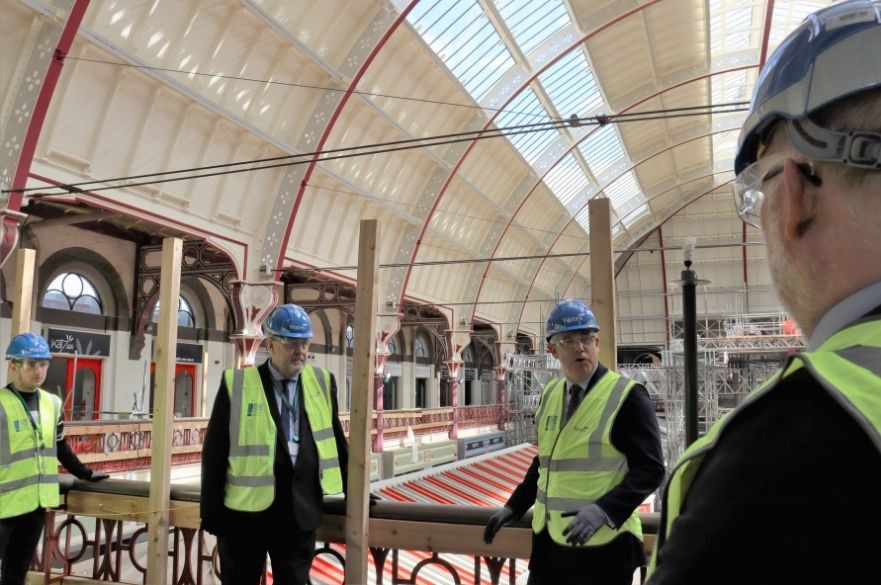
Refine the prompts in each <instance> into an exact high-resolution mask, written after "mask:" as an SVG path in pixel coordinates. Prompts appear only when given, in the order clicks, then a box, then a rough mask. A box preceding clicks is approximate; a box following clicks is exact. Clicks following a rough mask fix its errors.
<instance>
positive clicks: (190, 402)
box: [150, 362, 196, 417]
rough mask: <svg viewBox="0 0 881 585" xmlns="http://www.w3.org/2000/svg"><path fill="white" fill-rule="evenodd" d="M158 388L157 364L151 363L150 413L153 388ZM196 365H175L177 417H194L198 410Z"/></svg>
mask: <svg viewBox="0 0 881 585" xmlns="http://www.w3.org/2000/svg"><path fill="white" fill-rule="evenodd" d="M155 387H156V362H151V363H150V388H151V390H150V411H152V410H153V390H152V389H153V388H155ZM195 389H196V364H175V365H174V408H173V409H172V413H174V416H176V417H187V416H194V413H195V408H196V394H195Z"/></svg>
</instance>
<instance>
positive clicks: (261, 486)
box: [223, 368, 276, 512]
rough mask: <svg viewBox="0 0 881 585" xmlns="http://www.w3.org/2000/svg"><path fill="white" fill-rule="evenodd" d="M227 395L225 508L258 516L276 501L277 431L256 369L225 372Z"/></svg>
mask: <svg viewBox="0 0 881 585" xmlns="http://www.w3.org/2000/svg"><path fill="white" fill-rule="evenodd" d="M223 375H224V377H225V379H226V388H227V391H228V392H229V404H230V407H229V465H228V467H227V472H226V493H225V497H224V501H223V503H224V505H225V506H226V507H227V508H229V509H231V510H239V511H242V512H259V511H261V510H265V509H267V508H268V507H269V506H270V505H271V504H272V501H273V500H274V499H275V475H274V474H273V465H274V463H275V442H276V427H275V421H273V420H272V414H271V411H270V410H269V403H268V402H267V401H266V394H265V392H264V391H263V381H262V380H261V379H260V372H259V370H257V368H245V369H242V370H227V371H226V372H224V374H223Z"/></svg>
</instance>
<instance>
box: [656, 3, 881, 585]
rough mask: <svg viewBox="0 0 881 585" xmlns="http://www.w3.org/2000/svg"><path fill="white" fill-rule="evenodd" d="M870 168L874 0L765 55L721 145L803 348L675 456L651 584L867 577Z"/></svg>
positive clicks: (874, 143)
mask: <svg viewBox="0 0 881 585" xmlns="http://www.w3.org/2000/svg"><path fill="white" fill-rule="evenodd" d="M775 20H776V17H775ZM879 169H881V4H879V3H874V2H865V1H862V2H846V3H843V4H839V5H836V6H833V7H830V8H827V9H824V10H821V11H819V12H817V13H815V14H812V15H810V16H809V17H808V18H807V19H806V20H805V21H804V22H803V23H802V24H801V25H800V26H799V27H798V28H797V29H796V30H795V31H794V32H793V33H792V34H791V35H790V36H788V37H787V38H786V39H785V40H783V42H782V43H781V44H780V45H779V46H778V48H777V49H776V50H775V51H774V53H773V54H772V55H771V57H770V58H769V59H768V61H767V64H766V66H765V68H764V69H763V71H762V73H761V75H760V76H759V78H758V81H757V82H756V88H755V93H754V95H753V99H752V104H751V107H750V113H749V115H748V117H747V119H746V122H745V124H744V126H743V129H742V131H741V134H740V141H739V148H738V153H737V158H736V160H735V170H736V172H737V173H738V174H737V179H736V185H735V187H734V190H735V198H736V201H735V202H736V205H737V207H738V210H739V212H740V215H741V217H742V218H743V220H744V221H745V222H747V223H748V224H750V225H752V226H754V227H761V229H762V231H763V233H764V237H765V242H766V244H767V246H768V259H769V264H770V270H771V276H772V279H773V281H774V284H775V287H776V289H777V292H778V293H779V297H780V300H781V301H782V302H783V304H784V305H785V306H786V308H787V309H788V310H789V312H790V313H791V315H792V317H793V318H794V319H795V320H796V321H797V322H798V324H799V326H800V328H801V331H802V333H803V334H804V335H805V336H806V339H807V341H808V343H807V348H806V350H805V351H804V352H803V353H801V354H797V355H794V356H791V357H790V358H789V359H788V360H787V361H786V362H785V364H784V365H783V367H782V368H781V369H780V370H779V371H778V372H777V373H776V374H774V375H773V376H772V377H771V379H770V380H768V381H767V382H766V383H765V384H763V385H762V386H760V387H759V388H758V389H756V390H755V391H754V392H753V393H752V394H751V395H750V396H749V397H748V398H747V399H746V400H745V401H744V403H743V404H741V405H740V406H739V407H738V408H737V409H735V410H734V411H732V412H731V413H729V415H728V416H726V417H724V418H723V419H722V420H720V421H719V422H718V423H717V424H716V425H714V426H713V427H712V428H711V429H710V430H709V431H708V432H707V434H706V435H705V436H704V437H702V438H700V439H698V440H697V441H695V442H694V444H692V445H691V446H690V447H689V448H688V449H687V450H686V452H685V453H684V454H683V456H682V458H681V459H680V461H679V462H678V463H676V465H675V466H674V467H673V470H672V472H671V476H670V479H669V483H668V484H667V486H666V488H665V490H664V493H665V496H664V501H663V511H662V516H661V526H660V533H659V535H658V541H657V543H658V547H657V549H656V553H655V554H654V555H653V558H652V563H651V567H650V569H649V583H650V584H651V585H674V584H675V585H681V584H683V583H712V584H713V585H726V584H731V585H733V584H735V583H736V584H738V585H740V584H744V583H749V584H751V585H756V584H771V583H773V584H775V585H777V584H780V583H842V584H845V583H846V584H847V585H855V584H868V583H878V582H879V576H878V569H877V567H876V566H875V559H876V558H877V554H878V542H879V540H878V537H877V535H875V534H874V527H876V526H878V525H879V524H881V506H877V505H875V502H876V501H877V499H878V493H879V487H881V172H879Z"/></svg>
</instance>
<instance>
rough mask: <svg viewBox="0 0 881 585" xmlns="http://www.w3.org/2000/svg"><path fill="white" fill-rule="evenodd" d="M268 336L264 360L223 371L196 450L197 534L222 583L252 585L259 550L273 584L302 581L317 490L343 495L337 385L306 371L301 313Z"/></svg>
mask: <svg viewBox="0 0 881 585" xmlns="http://www.w3.org/2000/svg"><path fill="white" fill-rule="evenodd" d="M267 329H268V333H269V335H268V337H267V349H268V351H269V356H270V357H269V360H267V361H266V362H265V363H263V364H262V365H260V366H258V367H256V368H253V367H252V368H245V369H240V370H227V371H226V372H224V375H223V378H222V380H221V383H220V390H219V391H218V393H217V398H216V400H215V403H214V408H213V410H212V411H211V418H210V420H209V421H208V429H207V431H206V433H205V442H204V448H203V451H202V498H201V515H202V528H203V529H204V530H206V531H208V532H211V533H212V534H215V535H216V536H217V546H218V552H219V555H220V570H221V579H222V582H223V583H225V584H230V585H232V584H234V585H256V584H257V583H258V582H259V581H260V577H261V575H262V573H263V567H264V563H265V560H266V554H267V553H269V556H270V559H271V561H272V571H273V578H274V582H275V583H276V585H301V584H304V583H307V582H308V575H309V568H310V566H311V565H312V555H313V552H314V550H315V530H316V528H318V526H319V525H320V524H321V515H322V497H323V492H327V493H339V492H345V480H346V465H347V460H348V457H347V453H348V452H347V445H346V438H345V435H344V434H343V428H342V425H341V424H340V421H339V416H338V408H337V401H336V380H335V379H334V376H333V374H331V373H330V372H329V371H327V370H325V369H324V368H318V367H314V366H310V365H307V364H306V360H307V357H308V354H309V342H310V340H311V339H312V324H311V321H310V319H309V316H308V315H307V314H306V311H305V310H303V308H302V307H300V306H298V305H293V304H287V305H282V306H280V307H278V308H276V309H275V311H273V313H272V315H271V316H270V317H269V321H268V323H267Z"/></svg>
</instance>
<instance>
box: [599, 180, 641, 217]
mask: <svg viewBox="0 0 881 585" xmlns="http://www.w3.org/2000/svg"><path fill="white" fill-rule="evenodd" d="M605 193H606V197H608V198H609V201H610V202H611V203H612V207H614V208H615V213H617V214H618V217H620V218H623V217H625V216H627V215H628V214H629V213H631V212H633V211H635V210H637V209H639V208H640V206H642V205H644V204H645V203H646V200H645V195H643V194H642V191H641V190H640V188H639V183H638V182H637V180H636V176H634V174H633V171H628V172H627V173H625V174H624V175H622V176H621V178H620V179H617V180H616V181H615V182H613V183H612V184H611V185H609V186H607V187H606V188H605ZM637 217H638V216H636V215H635V216H634V217H633V220H636V218H637Z"/></svg>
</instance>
